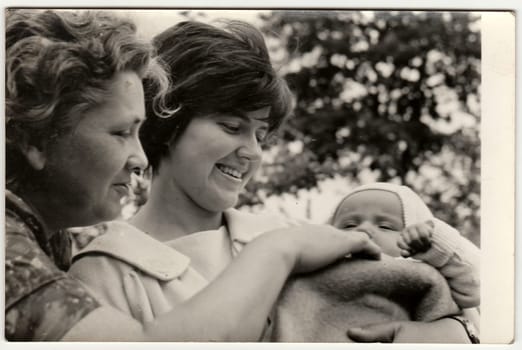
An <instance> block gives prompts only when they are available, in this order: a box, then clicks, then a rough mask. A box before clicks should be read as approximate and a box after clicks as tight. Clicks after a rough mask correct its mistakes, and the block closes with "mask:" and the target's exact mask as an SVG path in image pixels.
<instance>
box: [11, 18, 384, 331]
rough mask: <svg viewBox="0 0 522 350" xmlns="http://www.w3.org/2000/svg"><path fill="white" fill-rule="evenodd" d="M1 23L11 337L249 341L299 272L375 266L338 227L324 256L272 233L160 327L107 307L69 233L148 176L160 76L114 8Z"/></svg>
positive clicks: (116, 205)
mask: <svg viewBox="0 0 522 350" xmlns="http://www.w3.org/2000/svg"><path fill="white" fill-rule="evenodd" d="M6 25H7V26H6V46H7V51H6V106H7V108H6V140H7V150H6V154H7V161H6V165H7V166H6V168H7V189H6V271H5V274H6V283H5V286H6V287H5V290H6V313H5V334H6V338H7V339H8V340H190V339H194V338H195V336H196V335H197V334H199V330H200V329H202V328H203V329H207V330H208V332H207V335H208V337H209V339H213V340H223V339H227V340H240V339H249V338H250V337H253V335H252V334H257V333H258V330H257V329H258V328H260V327H262V325H263V323H264V320H265V319H266V315H267V313H268V311H269V309H270V307H271V305H272V303H273V301H274V299H275V298H276V296H277V294H278V293H279V291H280V289H281V286H282V284H283V282H284V281H285V279H286V277H287V276H288V274H290V273H291V272H299V271H308V270H313V269H315V268H318V267H321V266H323V265H325V264H327V263H329V262H331V261H333V260H335V259H338V258H339V257H342V256H344V255H346V254H349V253H351V252H357V251H366V252H368V253H370V254H373V255H374V256H378V254H379V250H378V248H377V247H376V246H374V245H373V244H372V243H371V242H369V241H368V240H367V239H365V238H364V237H358V238H355V239H352V238H347V237H346V236H345V235H343V234H340V233H339V232H337V231H335V230H328V229H326V228H324V229H322V234H323V235H324V238H325V239H324V241H325V242H324V244H322V245H321V246H317V245H316V244H314V243H313V242H314V241H315V240H314V239H313V238H312V237H311V236H310V235H306V234H305V235H301V234H300V232H299V230H293V231H291V232H290V233H289V234H288V232H285V233H286V234H285V235H282V234H281V232H280V231H274V232H272V233H270V234H269V235H267V236H271V237H270V239H264V238H261V239H258V240H256V241H255V242H254V243H253V244H252V245H251V247H249V249H245V250H244V254H241V256H240V257H238V259H236V261H235V263H234V264H231V265H230V267H229V268H228V269H227V271H225V272H224V273H223V274H222V275H221V276H220V278H218V279H216V280H215V283H212V284H211V285H209V286H208V287H207V288H205V289H204V290H202V291H201V292H200V293H199V294H198V295H197V296H194V297H193V298H190V300H187V301H186V302H185V303H182V304H180V305H179V307H177V308H176V309H174V310H172V311H171V312H169V313H165V314H163V315H162V317H159V318H157V319H155V320H154V321H153V322H146V323H139V322H137V321H136V320H135V319H133V318H131V317H129V316H128V315H125V314H124V313H122V312H121V311H119V310H117V309H116V308H114V307H111V306H107V305H104V304H103V302H104V301H103V300H99V299H97V298H96V297H95V295H94V294H92V293H91V292H90V291H89V290H88V289H86V288H85V287H84V286H83V285H82V284H81V283H80V282H78V281H77V280H75V279H74V278H72V277H71V276H70V275H69V274H68V273H67V272H66V271H67V268H68V266H69V263H70V253H71V248H70V241H69V237H68V236H66V234H65V231H64V229H65V228H67V227H71V226H82V225H92V224H96V223H99V222H101V221H105V220H112V219H114V218H116V217H117V216H118V215H119V213H120V211H121V209H122V203H123V201H122V199H123V198H124V197H126V196H127V195H128V194H129V192H128V191H129V187H130V186H129V184H130V179H131V174H132V173H134V172H138V171H141V170H142V169H144V168H145V167H146V166H147V159H146V157H145V154H144V153H143V150H142V146H141V144H140V141H139V138H138V132H139V128H140V126H141V124H142V123H143V121H144V120H145V104H144V93H143V82H145V83H146V84H145V85H146V86H147V88H148V91H151V92H152V91H154V92H155V93H154V94H152V93H151V96H150V105H151V110H153V111H154V112H155V113H156V115H158V116H163V117H165V116H168V115H169V114H170V113H171V112H170V111H169V110H167V109H165V108H164V107H163V103H162V101H163V96H164V93H165V89H166V87H167V86H168V85H167V79H166V75H165V73H164V71H163V70H162V68H161V66H160V65H158V64H157V62H156V61H155V60H154V59H153V56H152V54H151V52H152V50H151V47H150V45H149V44H144V43H142V42H141V41H139V40H137V39H136V37H135V27H134V25H133V24H132V23H130V22H128V21H126V20H122V19H119V18H117V17H114V16H112V15H109V14H108V13H106V12H97V13H90V12H78V13H76V12H68V11H60V12H52V11H45V12H42V11H31V10H10V11H8V14H7V17H6ZM274 242H275V243H274ZM122 247H123V248H124V247H125V246H124V245H123V246H122ZM185 259H186V258H185V257H182V256H181V255H174V258H173V260H171V261H169V263H171V265H170V267H171V269H173V270H179V269H182V268H183V267H184V264H186V260H185ZM246 271H248V273H247V272H246ZM184 277H185V278H186V279H188V280H190V279H193V278H194V276H193V275H191V274H190V273H187V274H185V275H184ZM239 283H240V284H242V285H244V286H246V288H245V290H244V291H243V290H240V291H237V288H236V287H237V284H239ZM261 288H263V293H260V295H259V296H258V297H257V298H252V297H251V295H252V294H253V293H254V292H256V291H259V290H260V289H261ZM229 295H230V296H235V297H237V300H233V301H234V303H233V305H234V308H231V302H232V301H227V300H223V296H225V297H226V296H229ZM218 298H221V299H218ZM225 299H226V298H225ZM225 312H227V315H228V318H227V321H226V322H225V321H223V317H222V316H221V315H222V314H223V313H225ZM215 315H219V317H216V316H215ZM243 328H245V329H246V330H245V331H244V332H239V333H237V330H242V329H243Z"/></svg>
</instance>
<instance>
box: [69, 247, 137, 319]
mask: <svg viewBox="0 0 522 350" xmlns="http://www.w3.org/2000/svg"><path fill="white" fill-rule="evenodd" d="M69 275H70V276H71V277H73V278H75V279H77V280H78V281H80V282H81V283H82V284H83V285H84V286H85V287H86V288H88V289H89V291H90V292H91V293H92V294H93V295H94V296H95V297H96V299H97V300H99V301H100V303H102V304H103V305H109V306H112V307H115V308H117V309H118V310H120V311H122V312H123V313H125V314H127V315H132V311H131V307H130V305H129V302H128V300H127V297H126V293H125V285H124V282H123V281H124V279H125V275H126V273H125V267H124V266H122V264H120V263H119V261H117V260H115V259H113V258H111V257H109V256H104V255H101V254H88V255H83V256H81V257H80V258H79V259H77V260H75V261H74V262H73V264H72V265H71V268H70V269H69Z"/></svg>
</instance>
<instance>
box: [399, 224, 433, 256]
mask: <svg viewBox="0 0 522 350" xmlns="http://www.w3.org/2000/svg"><path fill="white" fill-rule="evenodd" d="M432 235H433V222H432V221H426V222H423V223H420V224H415V225H411V226H408V227H406V228H405V229H404V230H403V231H402V232H401V235H400V237H399V241H398V242H397V245H398V246H399V248H400V249H401V255H402V256H403V257H405V258H407V257H409V256H412V255H415V254H417V253H423V252H425V251H427V250H428V249H429V248H430V247H431V237H432Z"/></svg>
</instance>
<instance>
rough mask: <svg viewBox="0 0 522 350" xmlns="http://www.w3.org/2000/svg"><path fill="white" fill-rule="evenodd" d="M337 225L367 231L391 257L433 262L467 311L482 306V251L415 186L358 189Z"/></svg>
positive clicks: (348, 199) (344, 206)
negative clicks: (432, 207)
mask: <svg viewBox="0 0 522 350" xmlns="http://www.w3.org/2000/svg"><path fill="white" fill-rule="evenodd" d="M332 224H333V225H334V226H335V227H337V228H340V229H343V230H347V231H362V232H365V233H366V234H367V235H368V236H370V238H371V239H372V240H373V241H374V242H375V243H377V245H379V246H380V247H381V249H382V251H383V253H385V254H387V255H390V256H393V257H401V256H402V257H411V258H414V259H416V260H420V261H423V262H425V263H428V264H430V265H431V266H433V267H435V268H436V269H438V270H439V271H440V273H441V274H442V275H443V276H444V277H445V278H446V280H447V281H448V284H449V286H450V289H451V293H452V296H453V299H454V300H455V302H456V303H457V305H458V306H459V307H460V308H461V309H465V308H474V307H477V306H479V304H480V281H479V279H480V254H479V252H480V251H479V249H478V248H477V247H476V246H475V245H474V244H473V243H471V242H470V241H468V240H467V239H466V238H464V237H463V236H461V235H460V233H459V232H457V230H455V229H454V228H452V227H451V226H449V225H448V224H446V223H444V222H443V221H441V220H438V219H436V218H435V217H433V214H432V213H431V211H430V210H429V209H428V207H427V206H426V204H425V203H424V202H423V201H422V199H421V198H420V197H419V196H418V195H417V194H416V193H414V192H413V191H412V190H411V189H410V188H409V187H406V186H399V185H394V184H389V183H373V184H368V185H363V186H360V187H357V188H356V189H354V190H353V191H351V192H350V193H349V194H348V195H347V196H346V197H345V198H344V199H343V200H342V201H341V203H339V205H338V206H337V209H336V210H335V212H334V215H333V217H332Z"/></svg>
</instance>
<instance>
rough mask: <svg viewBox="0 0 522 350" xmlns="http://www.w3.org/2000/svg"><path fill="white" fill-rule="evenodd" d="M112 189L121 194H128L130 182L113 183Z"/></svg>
mask: <svg viewBox="0 0 522 350" xmlns="http://www.w3.org/2000/svg"><path fill="white" fill-rule="evenodd" d="M113 186H114V189H115V190H116V191H117V192H118V193H120V194H121V195H123V196H127V195H129V192H130V184H126V183H120V184H114V185H113Z"/></svg>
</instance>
